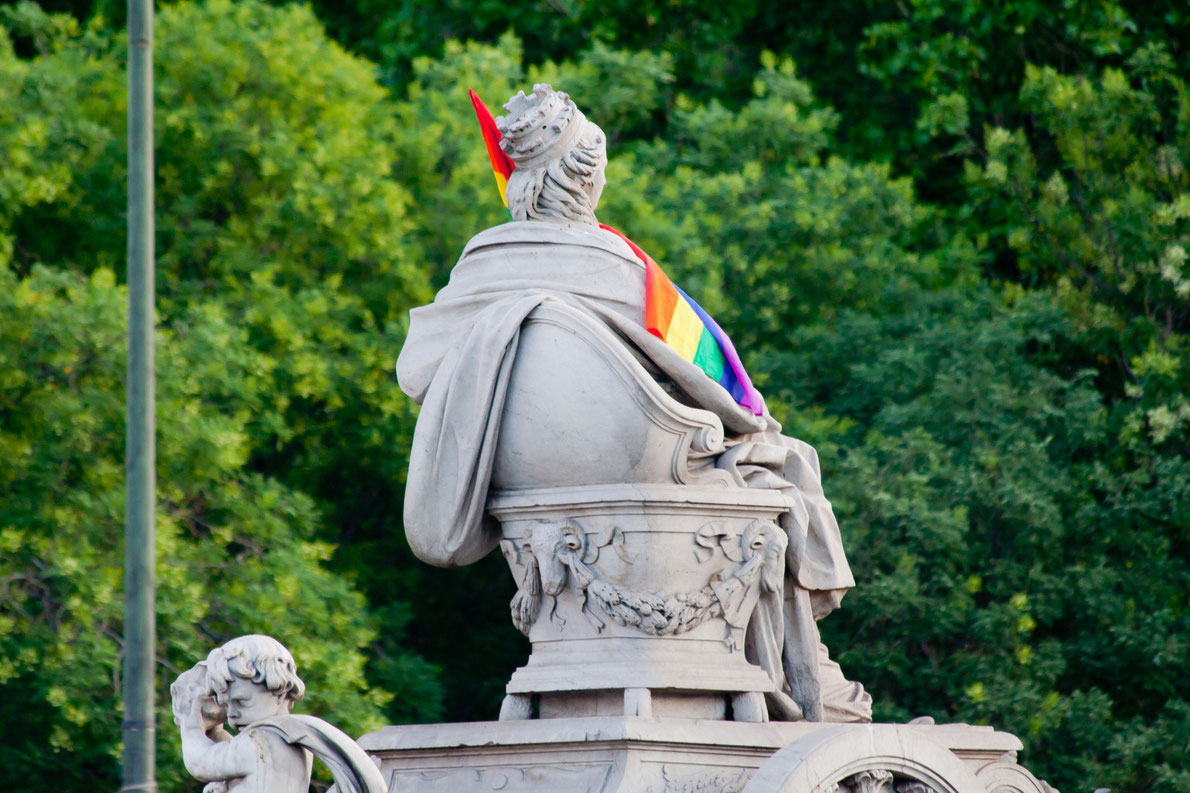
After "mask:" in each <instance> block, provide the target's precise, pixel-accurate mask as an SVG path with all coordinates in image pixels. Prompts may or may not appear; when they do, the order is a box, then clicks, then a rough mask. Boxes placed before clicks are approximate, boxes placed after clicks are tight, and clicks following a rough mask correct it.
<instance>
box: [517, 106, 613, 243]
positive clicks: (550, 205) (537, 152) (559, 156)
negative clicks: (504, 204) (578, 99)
mask: <svg viewBox="0 0 1190 793" xmlns="http://www.w3.org/2000/svg"><path fill="white" fill-rule="evenodd" d="M504 109H505V110H507V111H508V115H507V116H501V117H499V118H497V119H496V125H497V127H499V129H500V132H501V134H502V137H501V139H500V148H501V149H503V150H504V152H505V153H506V154H507V155H508V156H509V157H510V158H511V159H512V161H513V163H514V164H515V165H516V168H515V169H514V170H513V172H512V176H511V177H509V180H508V187H507V190H506V192H505V198H507V199H508V210H509V212H510V213H511V214H512V218H513V220H544V219H554V220H572V221H578V222H580V223H591V224H594V223H596V222H597V221H596V220H595V204H596V202H597V201H598V193H597V192H596V187H595V183H596V180H597V178H598V173H599V171H600V170H601V169H603V168H604V167H606V166H607V137H606V136H605V135H604V134H603V130H601V129H600V128H599V127H598V126H596V125H595V124H593V123H591V122H590V121H588V120H587V118H586V117H585V116H584V115H583V114H582V111H580V110H579V109H578V106H577V105H575V104H574V101H573V100H571V98H570V97H569V96H568V95H566V94H565V93H563V92H561V91H554V90H553V89H552V88H551V87H550V86H549V85H547V84H545V83H539V84H537V85H535V86H533V93H532V94H531V95H529V96H526V95H525V94H524V92H519V93H518V94H517V95H516V96H514V97H513V98H512V99H510V100H509V101H508V103H507V104H505V105H504Z"/></svg>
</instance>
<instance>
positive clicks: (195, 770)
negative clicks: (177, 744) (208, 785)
mask: <svg viewBox="0 0 1190 793" xmlns="http://www.w3.org/2000/svg"><path fill="white" fill-rule="evenodd" d="M181 729H182V762H183V763H185V765H186V770H187V771H189V772H190V775H191V776H193V777H194V778H195V779H198V780H200V781H202V782H212V781H215V780H220V779H234V778H236V777H241V776H246V775H248V774H249V773H251V772H252V771H254V770H255V768H256V754H257V753H256V751H255V745H254V744H253V742H252V741H251V740H250V739H249V737H248V736H247V735H245V734H241V735H238V736H236V737H234V738H232V737H231V736H230V735H229V734H228V733H227V732H226V731H225V730H219V732H220V733H222V735H220V736H219V737H220V738H221V740H211V737H210V736H209V735H207V733H206V732H205V731H204V730H203V729H202V725H201V724H197V725H183V726H182V728H181ZM224 736H226V737H224Z"/></svg>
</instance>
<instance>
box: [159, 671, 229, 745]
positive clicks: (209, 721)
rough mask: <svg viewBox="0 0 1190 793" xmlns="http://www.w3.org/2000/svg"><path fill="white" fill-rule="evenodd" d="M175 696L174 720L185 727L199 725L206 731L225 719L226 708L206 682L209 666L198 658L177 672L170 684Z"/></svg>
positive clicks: (170, 691) (220, 723) (197, 726)
mask: <svg viewBox="0 0 1190 793" xmlns="http://www.w3.org/2000/svg"><path fill="white" fill-rule="evenodd" d="M169 693H170V697H171V698H172V700H173V711H174V723H175V724H177V725H178V726H179V727H181V728H182V729H198V730H201V731H202V732H204V733H206V732H209V731H210V730H212V729H215V728H216V727H219V726H221V725H222V724H223V722H224V721H225V720H226V716H227V712H226V710H225V709H224V708H221V707H220V706H219V705H218V704H217V703H216V702H215V698H214V696H212V693H211V690H210V688H209V687H208V685H207V667H206V664H205V663H203V662H199V663H197V664H195V665H194V667H192V668H191V669H188V670H186V671H185V672H183V673H182V674H180V675H178V679H177V680H175V681H174V683H173V685H171V686H170V687H169Z"/></svg>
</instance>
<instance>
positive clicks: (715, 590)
mask: <svg viewBox="0 0 1190 793" xmlns="http://www.w3.org/2000/svg"><path fill="white" fill-rule="evenodd" d="M785 507H786V502H785V501H784V499H783V498H782V497H781V496H780V494H778V493H775V492H772V491H764V490H760V491H743V492H740V491H735V492H731V491H727V490H725V489H723V488H719V489H711V488H691V487H677V486H666V485H604V486H597V487H578V488H557V489H551V490H539V491H521V492H518V493H515V494H507V495H505V494H499V495H496V496H495V497H493V498H492V499H491V500H490V501H489V506H488V508H489V510H490V511H491V513H492V514H493V515H495V516H496V517H497V518H498V519H499V520H500V522H501V524H502V527H503V531H504V538H505V539H504V541H503V542H502V543H501V546H502V548H503V550H504V553H505V556H506V557H507V559H508V562H509V565H510V567H511V568H512V572H513V575H514V576H516V578H517V580H518V581H519V582H521V591H520V592H518V594H517V598H516V600H515V601H514V606H513V612H514V614H513V616H514V620H515V621H517V623H518V625H519V627H521V628H522V630H524V631H525V632H526V633H527V634H528V636H529V638H530V640H531V641H532V642H533V652H532V654H531V655H530V657H529V661H528V663H527V664H526V665H525V666H523V667H521V668H520V669H518V670H517V671H516V673H515V674H514V675H513V676H512V680H511V681H509V683H508V693H509V695H510V699H509V700H508V701H506V704H505V708H504V709H503V711H502V713H501V718H504V719H508V718H517V717H518V716H528V715H529V712H530V711H531V709H532V707H533V703H532V702H531V701H530V700H529V697H531V696H536V697H537V715H538V716H540V717H542V718H551V717H555V716H595V715H627V716H652V715H656V716H673V717H684V718H705V719H715V718H718V719H722V718H727V717H728V716H729V715H731V716H734V717H735V719H736V720H739V721H749V720H751V721H759V720H764V718H765V715H764V708H763V694H764V693H765V692H769V691H772V690H773V681H772V679H771V678H770V677H769V676H768V675H766V674H765V672H764V671H763V670H762V669H760V668H759V667H757V666H755V665H753V664H750V663H748V661H747V660H745V658H744V649H743V645H744V629H745V627H746V625H747V620H748V618H749V617H750V616H751V613H752V609H753V607H754V606H755V604H756V601H757V598H758V597H759V595H760V591H761V587H762V579H763V577H764V575H765V572H766V570H765V567H766V564H767V565H768V566H769V567H773V568H775V569H774V570H772V571H771V572H770V576H771V577H773V578H775V579H776V586H780V581H781V576H782V574H783V554H784V550H785V541H786V540H785V535H784V534H783V533H782V532H781V530H780V529H779V528H777V526H776V525H775V523H774V521H775V520H776V519H777V517H778V515H779V514H780V513H781V512H782V511H783V510H784V508H785ZM770 545H771V546H772V548H771V550H772V553H769V554H768V555H767V556H766V554H765V550H766V549H768V547H769V546H770ZM748 695H751V699H749V697H748ZM518 702H519V703H520V707H519V709H518V708H517V703H518Z"/></svg>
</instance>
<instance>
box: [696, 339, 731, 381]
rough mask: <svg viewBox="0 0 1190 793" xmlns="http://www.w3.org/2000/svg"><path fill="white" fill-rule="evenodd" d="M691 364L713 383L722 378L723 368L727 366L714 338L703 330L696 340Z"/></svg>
mask: <svg viewBox="0 0 1190 793" xmlns="http://www.w3.org/2000/svg"><path fill="white" fill-rule="evenodd" d="M692 363H693V364H694V365H695V366H697V367H698V368H700V369H702V370H703V371H704V372H706V373H707V374H708V375H709V376H710V377H711V379H713V380H715V381H718V380H720V379H721V378H722V377H723V368H724V367H725V366H726V365H727V359H726V358H724V357H723V350H721V349H719V345H718V343H716V342H715V337H714V336H712V335H711V334H710V331H708V330H706V329H705V328H704V329H703V331H702V335H701V336H700V337H699V339H698V349H696V350H695V351H694V359H693V361H692Z"/></svg>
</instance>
